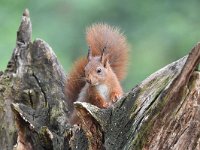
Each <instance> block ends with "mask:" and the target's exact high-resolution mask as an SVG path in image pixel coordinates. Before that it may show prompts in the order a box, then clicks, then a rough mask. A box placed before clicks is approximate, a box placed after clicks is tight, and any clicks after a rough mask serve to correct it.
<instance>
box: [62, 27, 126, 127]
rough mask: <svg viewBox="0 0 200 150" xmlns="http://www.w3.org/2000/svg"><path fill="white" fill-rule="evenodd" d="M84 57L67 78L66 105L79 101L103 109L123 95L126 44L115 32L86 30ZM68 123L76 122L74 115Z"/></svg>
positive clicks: (109, 29)
mask: <svg viewBox="0 0 200 150" xmlns="http://www.w3.org/2000/svg"><path fill="white" fill-rule="evenodd" d="M86 41H87V44H88V47H89V50H88V55H87V57H83V58H80V59H78V60H77V61H76V62H75V65H74V67H73V70H72V71H71V73H70V74H69V75H68V77H67V81H66V84H65V94H66V96H67V99H68V100H69V101H70V108H71V110H72V111H73V102H75V101H81V102H88V103H91V104H93V105H96V106H97V107H99V108H107V107H109V106H111V105H112V103H114V102H116V101H117V100H118V99H119V98H120V97H122V95H123V90H122V87H121V85H120V82H119V81H120V80H122V79H123V78H124V77H125V75H126V68H127V62H128V44H127V42H126V38H125V37H124V35H123V34H122V33H121V32H120V30H119V29H118V28H115V27H111V26H109V25H107V24H94V25H92V26H91V27H89V28H87V30H86ZM70 122H71V123H72V124H74V123H77V122H78V117H77V115H76V113H75V112H73V113H72V115H71V118H70Z"/></svg>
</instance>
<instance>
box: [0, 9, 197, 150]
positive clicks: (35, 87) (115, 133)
mask: <svg viewBox="0 0 200 150" xmlns="http://www.w3.org/2000/svg"><path fill="white" fill-rule="evenodd" d="M31 32H32V27H31V21H30V18H29V12H28V10H25V12H24V13H23V16H22V21H21V25H20V27H19V30H18V32H17V40H16V47H15V49H14V50H13V54H12V57H11V59H10V61H9V63H8V66H7V69H6V71H4V72H1V73H0V119H1V124H0V147H1V148H2V149H17V150H20V149H24V150H31V149H34V150H35V149H40V150H43V149H52V150H53V149H56V150H57V149H66V150H68V149H72V150H75V149H77V150H84V149H108V150H123V149H124V150H127V149H136V150H137V149H144V150H147V149H151V150H154V149H155V150H157V149H167V150H168V149H180V150H182V149H191V150H193V149H200V138H199V137H200V72H199V71H198V70H197V68H198V65H199V62H200V44H199V43H198V44H197V45H196V46H195V47H194V48H193V49H192V50H191V52H190V53H189V55H187V56H185V57H183V58H181V59H179V60H177V61H176V62H173V63H171V64H169V65H167V66H166V67H164V68H162V69H160V70H158V71H157V72H156V73H154V74H152V75H150V76H149V77H148V78H147V79H145V80H144V81H142V82H141V83H140V84H139V85H137V86H135V87H134V88H133V89H132V90H131V91H130V92H129V93H126V94H125V95H124V97H123V98H122V99H120V100H119V101H118V102H116V103H115V104H114V105H113V106H112V107H110V108H107V109H100V108H98V107H96V106H93V105H91V104H88V103H84V102H76V103H75V104H74V105H75V108H76V110H77V113H78V116H79V117H80V120H81V122H82V124H81V126H76V125H74V126H70V125H69V124H68V117H69V114H70V112H69V109H68V100H67V99H66V98H65V96H64V82H65V74H64V71H63V68H62V66H61V65H60V64H59V62H58V60H57V58H56V55H55V54H54V52H53V50H52V49H51V47H50V46H49V45H48V44H47V43H46V42H44V41H43V40H41V39H36V40H34V41H33V42H32V41H31Z"/></svg>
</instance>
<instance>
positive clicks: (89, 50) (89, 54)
mask: <svg viewBox="0 0 200 150" xmlns="http://www.w3.org/2000/svg"><path fill="white" fill-rule="evenodd" d="M87 59H88V61H90V60H91V59H92V51H91V49H90V47H89V49H88V55H87Z"/></svg>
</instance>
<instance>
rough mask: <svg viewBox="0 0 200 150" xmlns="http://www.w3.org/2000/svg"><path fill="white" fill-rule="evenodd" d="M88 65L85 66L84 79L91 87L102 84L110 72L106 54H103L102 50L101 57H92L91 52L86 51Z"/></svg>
mask: <svg viewBox="0 0 200 150" xmlns="http://www.w3.org/2000/svg"><path fill="white" fill-rule="evenodd" d="M87 59H88V63H87V65H86V66H85V79H86V82H87V83H89V84H90V85H91V86H97V85H100V84H103V83H104V82H105V81H106V79H107V77H108V75H109V72H110V69H111V67H110V64H109V60H108V54H107V55H105V54H104V50H103V52H102V55H101V56H94V57H93V56H92V54H91V50H90V49H89V50H88V57H87Z"/></svg>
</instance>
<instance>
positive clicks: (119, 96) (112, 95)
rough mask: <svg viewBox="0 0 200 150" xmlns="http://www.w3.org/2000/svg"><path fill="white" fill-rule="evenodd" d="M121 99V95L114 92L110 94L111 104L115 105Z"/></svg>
mask: <svg viewBox="0 0 200 150" xmlns="http://www.w3.org/2000/svg"><path fill="white" fill-rule="evenodd" d="M121 97H122V94H119V93H116V92H113V93H112V94H111V101H112V102H113V103H115V102H116V101H117V100H118V99H120V98H121Z"/></svg>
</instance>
